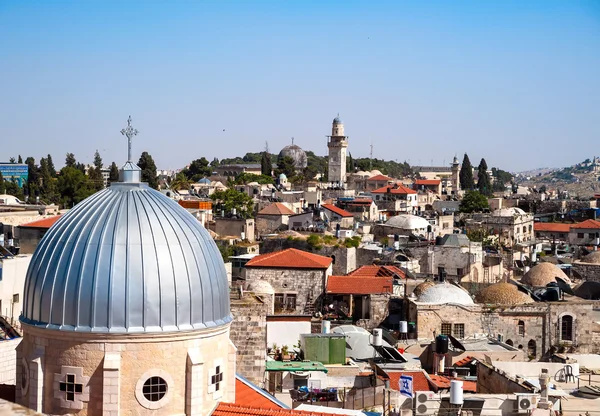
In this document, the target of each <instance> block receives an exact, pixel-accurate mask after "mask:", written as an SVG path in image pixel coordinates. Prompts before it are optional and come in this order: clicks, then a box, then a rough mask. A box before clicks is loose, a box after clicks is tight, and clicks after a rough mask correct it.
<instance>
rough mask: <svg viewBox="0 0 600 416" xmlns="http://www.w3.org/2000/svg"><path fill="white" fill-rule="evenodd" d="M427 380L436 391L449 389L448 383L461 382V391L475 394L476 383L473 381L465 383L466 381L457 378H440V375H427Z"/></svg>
mask: <svg viewBox="0 0 600 416" xmlns="http://www.w3.org/2000/svg"><path fill="white" fill-rule="evenodd" d="M429 379H430V380H431V382H432V383H433V384H434V385H435V386H436V387H437V388H438V389H444V390H446V389H449V388H450V381H452V380H460V381H462V382H463V391H467V392H470V393H477V383H476V382H474V381H467V380H462V379H459V378H456V379H455V378H450V377H445V376H440V375H435V374H429Z"/></svg>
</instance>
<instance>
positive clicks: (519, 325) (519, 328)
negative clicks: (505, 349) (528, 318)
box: [517, 321, 525, 337]
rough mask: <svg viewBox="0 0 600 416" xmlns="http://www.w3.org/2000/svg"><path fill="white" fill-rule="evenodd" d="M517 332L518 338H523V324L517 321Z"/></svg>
mask: <svg viewBox="0 0 600 416" xmlns="http://www.w3.org/2000/svg"><path fill="white" fill-rule="evenodd" d="M517 331H518V333H519V336H521V337H524V336H525V322H523V321H519V323H518V324H517Z"/></svg>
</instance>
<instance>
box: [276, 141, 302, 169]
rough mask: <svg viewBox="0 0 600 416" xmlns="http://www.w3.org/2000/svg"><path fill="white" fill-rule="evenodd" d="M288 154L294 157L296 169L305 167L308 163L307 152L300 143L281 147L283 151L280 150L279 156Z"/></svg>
mask: <svg viewBox="0 0 600 416" xmlns="http://www.w3.org/2000/svg"><path fill="white" fill-rule="evenodd" d="M286 156H289V157H291V158H292V160H293V161H294V167H295V168H296V169H304V168H305V167H306V166H307V165H308V159H307V157H306V152H305V151H304V150H302V148H301V147H300V146H298V145H295V144H290V145H288V146H285V147H284V148H283V149H281V152H279V158H283V157H286Z"/></svg>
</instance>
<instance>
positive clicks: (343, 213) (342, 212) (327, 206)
mask: <svg viewBox="0 0 600 416" xmlns="http://www.w3.org/2000/svg"><path fill="white" fill-rule="evenodd" d="M321 206H322V207H323V208H325V209H326V210H329V211H331V212H333V213H335V214H337V215H339V216H340V217H352V216H353V215H352V214H350V213H349V212H348V211H346V210H345V209H341V208H339V207H336V206H335V205H330V204H323V205H321Z"/></svg>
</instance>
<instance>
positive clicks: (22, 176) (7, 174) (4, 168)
mask: <svg viewBox="0 0 600 416" xmlns="http://www.w3.org/2000/svg"><path fill="white" fill-rule="evenodd" d="M0 173H2V177H3V178H4V180H5V181H12V180H15V181H16V182H17V183H18V184H19V186H23V184H24V183H26V182H27V179H28V178H29V167H28V166H27V165H26V164H24V163H0Z"/></svg>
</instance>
